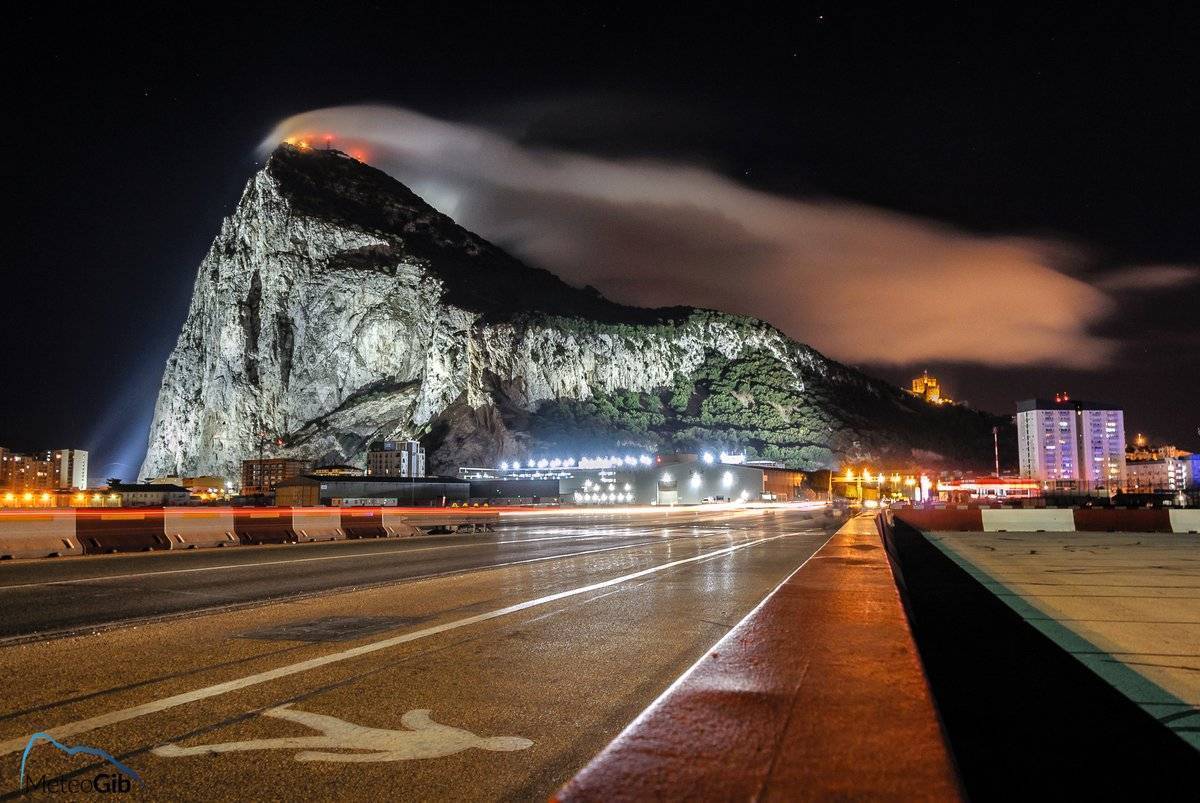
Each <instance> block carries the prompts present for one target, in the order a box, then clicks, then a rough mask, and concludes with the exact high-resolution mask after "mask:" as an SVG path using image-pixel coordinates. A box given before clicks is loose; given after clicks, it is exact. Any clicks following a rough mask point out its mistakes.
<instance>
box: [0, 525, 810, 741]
mask: <svg viewBox="0 0 1200 803" xmlns="http://www.w3.org/2000/svg"><path fill="white" fill-rule="evenodd" d="M796 534H797V533H783V534H781V535H774V536H771V537H769V538H759V539H755V540H753V541H747V542H745V543H742V544H735V545H734V546H730V547H725V548H723V549H717V550H713V551H712V552H703V553H701V554H699V555H695V556H693V557H690V558H682V559H680V560H673V561H670V562H669V563H662V564H659V565H657V566H651V567H650V568H648V569H642V570H640V571H636V572H632V573H630V574H625V575H621V576H620V577H614V578H612V579H611V580H602V581H601V582H598V583H591V584H589V585H586V586H580V587H579V588H573V589H570V590H568V591H559V592H557V593H555V594H549V595H547V596H544V597H538V598H536V599H531V600H526V601H525V602H518V603H517V604H515V605H508V606H506V607H503V608H497V609H496V610H493V611H488V612H486V613H480V614H476V615H475V616H468V617H465V618H463V619H456V620H455V621H453V622H446V623H444V624H440V625H434V626H433V627H427V628H424V629H422V630H414V631H412V632H411V633H404V634H403V635H399V636H393V637H392V638H386V639H382V640H381V641H375V642H371V643H370V644H362V645H360V646H358V647H351V648H350V649H348V650H342V651H341V652H335V653H330V654H328V655H322V656H319V657H317V658H310V659H309V660H307V661H300V662H299V663H295V664H289V665H287V666H280V667H276V668H275V669H268V670H266V671H264V672H258V673H256V674H253V675H247V676H246V677H242V678H237V679H235V680H228V681H225V682H224V683H217V684H215V685H212V686H205V687H204V688H200V689H195V690H193V691H189V692H183V693H182V694H175V695H172V696H170V697H164V698H162V699H159V700H154V701H152V702H149V703H143V704H142V705H136V706H133V707H131V708H123V709H120V710H118V711H110V712H109V713H107V714H100V715H98V716H94V717H88V718H86V719H81V720H78V721H76V722H68V723H66V724H63V725H58V726H55V727H53V728H48V729H45V730H43V731H42V732H43V733H48V734H49V735H51V736H53V737H54V738H56V739H67V738H69V737H72V736H76V735H78V734H80V733H87V732H88V731H93V730H96V729H97V728H103V727H107V726H109V725H115V724H116V723H118V722H126V721H128V720H131V719H136V718H138V717H143V716H146V715H148V714H156V713H158V712H159V711H165V710H167V709H169V708H175V707H176V706H180V705H186V704H187V703H194V702H197V701H198V700H206V699H208V698H210V697H218V696H220V695H222V694H228V693H229V692H233V691H238V690H241V689H244V688H247V687H249V686H255V685H257V684H260V683H267V682H269V681H272V680H278V679H279V678H284V677H288V676H289V675H295V674H299V673H300V672H307V671H308V670H310V669H317V668H319V667H322V666H328V665H329V664H335V663H339V662H341V661H347V660H350V659H351V658H358V657H359V656H362V655H369V654H370V653H373V652H378V651H379V650H386V649H390V648H391V647H396V646H398V645H400V644H407V643H408V642H411V641H417V640H419V639H423V638H428V637H430V636H436V635H438V634H439V633H445V632H447V631H450V630H457V629H458V628H460V627H467V626H468V625H473V624H478V623H479V622H486V621H488V620H489V619H496V618H499V617H501V616H507V615H508V614H510V613H517V612H519V611H523V610H526V609H528V608H534V607H537V606H538V605H545V604H547V603H550V602H556V601H558V600H560V599H567V598H568V597H574V596H578V595H580V594H587V593H588V592H591V591H598V590H599V589H602V588H609V587H611V586H615V585H618V584H620V583H627V582H629V581H630V580H636V579H637V578H639V577H645V576H647V575H650V574H656V573H657V572H661V571H665V570H667V569H671V568H674V567H676V566H682V565H684V564H687V563H695V562H696V561H700V560H707V559H709V558H713V557H716V556H718V555H727V554H730V553H733V552H736V551H737V550H739V549H745V548H746V547H751V546H757V545H758V544H765V543H767V542H768V541H774V540H776V539H779V538H787V537H789V536H793V535H796ZM30 736H32V734H25V735H23V736H20V737H18V738H15V739H7V740H5V741H3V742H0V756H2V755H8V754H9V753H15V752H17V751H19V750H24V749H25V745H26V744H28V742H29V737H30Z"/></svg>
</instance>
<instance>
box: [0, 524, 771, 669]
mask: <svg viewBox="0 0 1200 803" xmlns="http://www.w3.org/2000/svg"><path fill="white" fill-rule="evenodd" d="M717 535H718V536H720V535H728V533H717ZM792 535H795V533H792ZM711 537H712V536H693V535H690V534H689V535H676V536H673V537H671V538H670V539H668V540H671V541H681V540H685V539H688V538H694V539H695V538H711ZM534 540H546V541H554V540H557V539H554V538H546V539H534ZM581 540H591V539H581ZM664 543H666V541H663V540H654V541H639V542H638V543H636V544H617V545H616V546H606V547H596V548H595V549H584V550H580V551H577V552H559V553H556V554H554V555H541V556H539V557H536V558H521V559H520V560H508V561H504V562H503V563H484V564H482V565H480V566H471V567H468V568H464V569H450V570H447V571H444V572H433V573H431V574H416V575H412V576H410V577H397V578H394V579H392V580H384V581H382V582H376V583H368V584H367V585H361V586H354V585H350V586H338V587H335V588H329V589H321V590H320V591H316V592H313V593H309V594H298V595H293V596H290V597H265V598H260V599H257V600H252V601H248V602H246V603H237V602H223V603H221V604H220V605H210V606H208V607H206V608H189V609H187V610H183V611H173V612H171V613H166V614H151V615H149V616H137V617H132V618H128V619H116V620H113V621H111V622H92V623H88V624H84V625H76V626H74V627H66V628H61V629H59V630H40V631H35V632H30V633H23V634H21V635H17V636H5V637H2V638H0V647H7V646H9V645H11V644H16V643H26V642H28V641H30V640H41V639H51V638H60V637H63V636H71V635H75V634H78V633H85V632H96V631H99V630H108V629H109V628H115V627H129V626H131V625H140V624H143V623H150V622H162V621H165V620H168V619H178V618H180V617H183V616H205V615H208V614H213V613H223V612H226V611H230V610H239V609H242V608H244V607H247V606H248V605H251V606H258V605H270V604H274V603H286V602H297V601H300V600H304V599H311V598H312V597H313V596H317V595H321V596H324V595H325V594H342V593H353V592H354V591H361V590H365V589H368V588H375V587H377V586H380V585H390V584H393V583H415V582H419V581H421V580H432V579H435V578H438V577H449V576H450V575H453V574H464V573H468V572H484V571H489V570H491V569H506V568H508V567H509V566H520V565H522V564H526V563H538V562H540V561H549V560H559V559H561V558H577V557H583V556H585V555H595V554H596V553H598V552H615V551H617V550H620V549H637V548H638V547H653V546H658V545H659V544H664ZM383 554H389V555H390V554H392V553H391V552H385V553H383ZM167 590H168V591H171V590H172V589H167ZM180 593H187V592H180Z"/></svg>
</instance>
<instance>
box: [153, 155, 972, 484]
mask: <svg viewBox="0 0 1200 803" xmlns="http://www.w3.org/2000/svg"><path fill="white" fill-rule="evenodd" d="M751 356H752V357H753V360H755V361H757V362H756V364H767V365H769V366H770V367H771V369H770V370H769V371H766V372H765V374H769V375H770V379H769V380H764V381H767V384H766V385H762V386H755V382H756V381H759V380H754V379H753V378H752V377H751V378H749V379H745V380H743V379H738V378H736V376H735V374H736V373H737V372H736V370H732V368H731V367H736V366H737V365H739V363H740V361H742V360H745V359H747V358H748V357H751ZM763 361H765V363H764V362H763ZM714 366H716V368H714ZM731 371H732V372H731ZM698 372H700V373H705V372H707V373H705V376H706V377H708V375H709V374H711V375H712V376H711V377H708V378H705V379H703V381H701V382H700V383H699V385H696V386H695V387H693V389H692V393H691V395H688V394H687V392H686V389H685V390H683V391H681V390H680V389H679V388H680V385H681V383H683V384H687V383H688V382H691V381H692V380H693V379H695V378H696V377H697V376H698V375H699V374H698ZM765 374H764V372H762V371H760V372H758V374H757V375H765ZM710 380H711V381H710ZM728 382H734V383H735V385H736V384H737V383H739V382H740V383H741V384H740V385H738V386H736V387H735V386H730V387H729V388H726V387H725V384H727V383H728ZM756 387H757V390H756V389H755V388H756ZM616 393H626V394H635V396H636V397H637V398H639V399H643V401H644V402H645V403H646V404H649V405H650V406H651V407H653V406H654V404H655V403H656V402H655V399H658V400H659V401H658V402H657V403H660V404H666V403H667V402H666V401H665V400H666V399H667V398H668V396H670V394H672V393H675V394H676V396H678V397H679V399H681V400H682V401H679V403H678V404H677V405H676V408H672V409H673V411H674V412H670V411H668V412H669V413H670V414H667V413H664V414H662V415H657V414H656V415H657V417H655V416H651V418H650V419H647V421H648V422H649V423H647V424H646V426H644V427H642V428H641V429H640V430H639V429H638V428H637V427H633V428H632V429H629V428H625V429H621V428H620V427H618V428H617V430H614V431H619V432H620V434H619V436H618V437H619V438H621V439H624V440H625V441H630V440H632V441H641V442H642V443H641V445H644V446H650V447H653V446H661V447H664V448H665V447H674V446H678V445H680V443H683V444H684V445H686V440H687V438H691V437H693V436H694V435H696V432H708V433H710V436H711V437H714V438H717V439H719V440H722V441H728V442H729V443H731V444H735V445H736V444H737V442H738V441H741V442H742V445H744V446H748V447H749V448H751V449H752V450H757V451H759V452H764V453H766V452H771V450H772V449H774V450H776V451H779V450H780V449H782V450H783V451H782V452H779V453H780V454H783V455H784V456H790V457H791V458H792V459H791V460H790V462H800V463H804V464H806V466H805V467H810V468H811V467H815V466H816V464H818V463H832V462H835V461H836V460H838V459H840V458H841V457H842V456H847V455H848V456H860V455H861V454H868V455H869V454H871V453H873V452H874V453H878V452H880V451H886V450H889V449H892V450H900V451H904V450H906V449H907V450H911V449H913V448H922V449H932V450H933V451H938V449H939V448H942V449H944V447H945V444H946V443H947V442H951V441H949V440H948V433H949V432H950V430H951V429H956V430H961V431H962V432H966V433H968V440H972V439H973V440H979V438H981V437H982V433H983V432H984V431H985V430H986V432H987V433H989V434H988V435H987V441H988V442H989V443H990V428H988V427H990V423H989V420H987V417H986V416H981V415H979V414H976V413H971V412H969V411H959V412H958V413H950V414H949V415H951V416H959V418H960V419H961V416H963V415H966V416H973V417H974V418H969V419H961V420H959V419H955V421H956V422H957V423H956V424H955V426H954V427H949V428H948V427H947V426H945V425H946V423H947V422H948V421H949V420H950V419H949V418H946V416H947V415H948V414H947V413H946V412H945V411H938V410H935V409H933V408H929V407H928V406H927V405H924V404H922V403H920V402H916V401H915V400H913V399H911V398H910V397H908V396H907V395H906V394H903V393H902V392H901V391H899V390H898V389H896V388H892V387H891V386H889V385H886V384H884V383H882V382H878V381H876V380H873V379H870V378H868V377H866V376H864V375H862V374H860V373H859V372H857V371H854V370H852V369H850V368H847V367H845V366H842V365H839V364H838V363H835V362H832V361H830V360H828V359H826V358H824V357H823V356H821V355H820V354H818V353H817V352H816V351H814V350H813V349H811V348H809V347H807V346H804V345H801V344H799V343H796V342H794V341H791V340H789V339H788V338H787V337H785V336H784V335H782V334H781V333H780V332H779V331H777V330H776V329H774V328H773V327H771V326H769V325H767V324H764V323H762V322H761V321H757V320H754V319H751V318H745V317H739V316H732V315H724V314H721V313H715V312H710V311H705V310H691V309H683V308H671V309H659V310H644V309H636V308H630V307H624V306H621V305H618V304H615V303H612V302H610V301H608V300H606V299H604V298H602V297H601V296H599V295H598V294H597V293H595V292H594V291H591V290H589V289H582V290H581V289H577V288H573V287H570V286H568V285H566V284H565V283H563V282H562V281H560V280H559V279H557V278H556V277H555V276H553V275H552V274H550V273H548V272H546V271H542V270H538V269H536V268H532V267H529V266H526V265H524V264H522V263H521V262H519V261H517V260H515V259H514V258H512V257H511V256H509V255H508V254H506V253H504V252H503V251H501V250H500V249H497V248H496V247H494V246H492V245H491V244H489V243H487V242H486V241H484V240H482V239H480V238H479V237H477V236H475V235H473V234H471V233H470V232H468V231H466V230H465V229H463V228H461V227H460V226H458V225H457V224H455V223H454V222H453V221H452V220H450V219H449V218H447V217H445V216H444V215H442V214H440V213H438V212H437V211H436V210H434V209H433V208H432V207H430V206H429V205H427V204H426V203H424V202H423V201H422V200H421V199H420V198H418V197H417V196H416V195H414V194H413V193H412V192H411V191H409V190H408V189H407V188H406V187H404V186H403V185H402V184H400V183H399V182H396V181H395V180H393V179H392V178H390V177H389V176H387V175H385V174H383V173H381V172H380V171H378V170H375V169H373V168H371V167H369V166H367V165H364V164H362V163H360V162H357V161H355V160H353V159H351V158H350V157H348V156H345V155H344V154H341V153H339V152H337V151H311V150H306V151H301V150H299V149H296V148H293V147H291V146H287V145H283V146H280V148H279V149H278V150H276V151H275V152H274V153H273V154H272V155H271V157H270V158H269V160H268V161H267V163H266V165H265V167H264V168H263V169H262V170H261V171H260V172H259V173H257V174H256V175H255V176H254V177H253V178H252V179H251V180H250V182H249V183H248V184H247V186H246V189H245V191H244V193H243V195H242V198H241V200H240V202H239V204H238V206H237V209H236V211H235V212H234V213H233V215H232V216H230V217H229V218H228V219H226V220H225V221H224V223H223V225H222V226H221V231H220V233H219V234H218V235H217V237H216V239H215V241H214V242H213V245H212V248H211V249H210V250H209V253H208V255H207V256H206V257H205V259H204V261H203V262H202V263H201V265H200V270H199V273H198V275H197V277H196V282H195V287H194V291H193V296H192V303H191V308H190V310H189V312H188V316H187V320H186V322H185V323H184V326H183V331H182V332H181V333H180V336H179V341H178V343H177V345H176V347H175V350H174V351H173V352H172V354H171V356H170V358H169V359H168V361H167V366H166V370H165V371H164V374H163V380H162V387H161V390H160V393H159V397H158V403H157V405H156V408H155V414H154V420H153V424H152V426H151V430H150V439H149V448H148V451H147V454H146V459H145V462H144V463H143V466H142V470H141V476H143V477H146V476H157V475H200V474H216V475H223V476H229V477H232V476H236V475H237V467H238V465H239V463H240V461H241V460H242V459H244V458H246V457H249V456H252V455H256V454H257V453H258V451H259V449H260V446H261V447H262V448H264V450H265V451H266V452H267V453H270V454H281V455H297V456H303V457H307V458H311V459H315V460H320V461H331V462H357V463H359V464H361V463H362V462H363V454H364V451H365V449H366V446H367V444H368V443H369V442H370V441H371V440H375V439H379V438H411V437H423V438H424V439H425V441H426V444H427V448H429V449H430V450H431V458H432V460H431V463H432V465H433V467H434V468H435V469H438V470H442V471H445V470H447V469H451V468H453V467H455V466H457V465H459V464H479V463H484V464H490V463H491V462H494V461H496V460H498V459H501V458H505V459H511V458H521V457H525V456H526V455H527V454H528V453H529V452H531V451H534V450H537V449H543V448H554V447H558V448H566V449H569V448H570V447H571V445H572V444H571V443H569V442H566V441H569V440H570V439H571V437H572V435H571V433H570V432H564V431H562V430H561V428H559V429H555V428H554V427H547V426H545V425H544V423H545V422H544V420H543V419H544V418H545V417H546V416H545V415H543V413H546V412H547V411H550V410H551V408H554V407H555V405H561V404H563V403H567V402H581V401H587V400H591V399H595V400H603V399H606V398H608V397H610V396H612V395H613V394H616ZM746 393H751V394H754V393H757V394H758V395H759V396H763V395H770V396H772V398H771V399H765V398H764V399H762V403H761V404H757V405H753V406H752V407H750V408H745V405H741V406H742V407H743V408H744V409H747V410H749V411H750V412H752V413H754V414H756V415H760V416H766V417H772V416H773V418H772V420H770V421H765V422H764V421H760V420H757V419H738V416H729V415H725V417H722V416H723V415H724V414H723V413H722V412H721V410H722V409H723V408H722V398H723V397H722V394H724V395H730V394H740V395H739V396H738V397H741V398H744V395H745V394H746ZM684 395H687V398H686V399H685V398H683V397H684ZM734 403H735V404H738V402H737V401H736V398H735V401H734ZM547 405H550V407H547ZM555 409H556V408H555ZM664 409H666V408H664ZM780 411H784V412H786V413H787V415H786V416H784V415H783V414H782V412H780ZM939 415H941V416H942V417H943V418H946V420H945V421H942V420H940V419H938V416H939ZM805 416H807V419H805ZM610 418H611V416H610ZM660 418H661V419H662V421H659V419H660ZM735 419H737V420H735ZM975 419H978V420H975ZM554 420H557V419H554ZM639 420H640V419H639ZM610 423H611V422H610ZM643 423H645V422H643ZM760 424H763V426H759V425H760ZM585 428H586V427H585ZM694 431H695V432H694ZM681 432H682V433H685V434H684V435H683V436H682V437H683V441H678V440H677V439H678V438H679V437H680V433H681ZM764 433H766V435H765V436H764ZM923 433H924V434H923ZM584 434H586V433H584ZM956 437H957V436H956ZM789 438H790V440H789ZM781 439H782V440H781ZM555 441H558V442H557V443H556V442H555ZM980 442H982V441H980ZM620 445H621V444H613V446H614V448H616V447H618V446H620ZM806 448H807V449H808V451H807V452H802V451H796V450H797V449H806ZM969 449H970V450H973V451H979V444H977V443H974V442H972V443H971V444H970V445H969ZM789 450H791V451H789ZM856 452H857V455H856ZM984 453H986V452H982V453H981V454H984Z"/></svg>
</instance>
